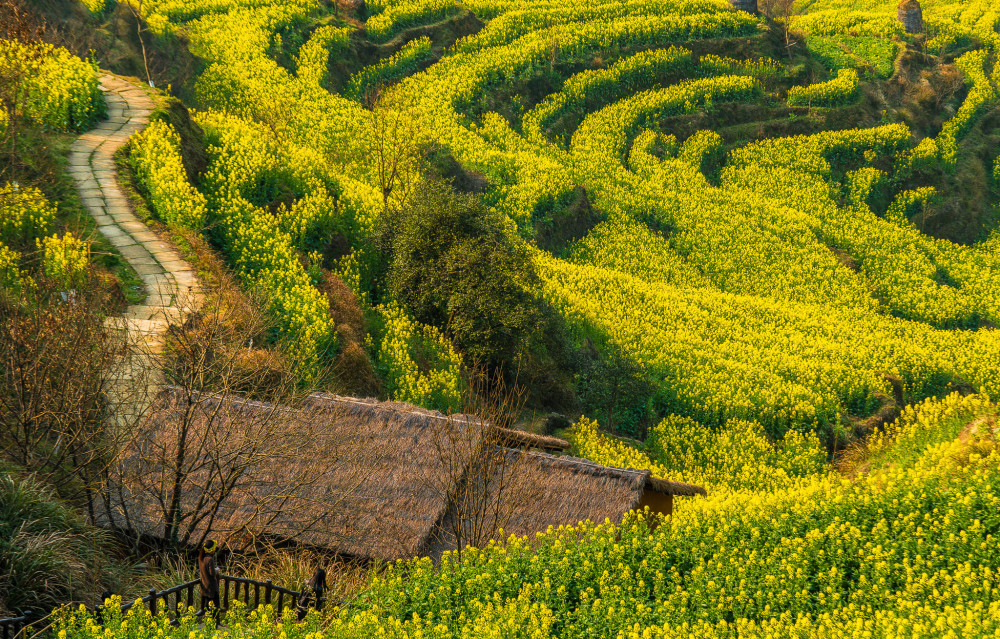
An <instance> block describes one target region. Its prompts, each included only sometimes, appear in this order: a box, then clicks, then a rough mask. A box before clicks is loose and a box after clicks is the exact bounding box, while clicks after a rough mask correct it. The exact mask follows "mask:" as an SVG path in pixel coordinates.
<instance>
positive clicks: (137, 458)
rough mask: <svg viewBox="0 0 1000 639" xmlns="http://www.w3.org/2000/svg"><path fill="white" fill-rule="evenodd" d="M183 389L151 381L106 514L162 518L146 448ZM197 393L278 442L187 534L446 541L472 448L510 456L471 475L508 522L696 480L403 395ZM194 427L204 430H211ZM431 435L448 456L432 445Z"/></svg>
mask: <svg viewBox="0 0 1000 639" xmlns="http://www.w3.org/2000/svg"><path fill="white" fill-rule="evenodd" d="M184 401H185V400H184V397H183V396H182V393H180V392H178V391H176V390H174V391H170V392H167V393H165V394H164V395H163V396H162V397H161V399H160V402H159V404H158V406H157V408H156V410H155V411H154V413H153V417H152V419H153V422H154V425H157V426H159V427H160V428H159V430H158V429H157V428H152V429H150V432H151V433H156V435H154V436H151V437H149V438H147V439H146V440H144V441H137V442H135V444H134V446H133V450H132V451H131V452H130V454H129V456H128V457H127V459H126V460H125V464H124V467H125V468H126V469H127V470H126V472H125V473H123V477H125V478H124V479H123V480H122V481H121V482H120V483H119V485H118V486H117V487H116V491H115V492H116V498H115V500H116V502H115V504H114V506H115V507H114V508H113V514H112V516H111V520H112V521H114V523H115V524H116V525H118V526H121V527H126V528H131V529H132V530H134V531H136V532H139V533H140V534H148V535H152V536H160V534H161V531H162V524H158V523H157V522H162V520H163V517H162V512H163V511H162V499H161V498H160V497H159V496H158V493H157V487H158V486H160V485H162V483H163V482H165V481H166V480H167V479H168V477H167V476H166V475H164V474H163V473H162V469H158V468H156V467H155V465H156V459H157V456H156V455H155V454H152V452H153V451H154V450H155V448H156V447H157V446H165V445H166V444H169V442H167V441H163V442H157V441H156V440H157V438H161V439H169V437H170V435H171V432H172V431H171V426H170V425H171V423H172V420H176V419H178V418H179V413H180V411H182V410H184V409H185V406H184ZM198 403H199V406H198V408H197V411H198V415H197V418H196V419H194V420H192V423H193V424H194V425H195V426H196V427H197V428H200V429H202V430H205V428H206V426H205V425H206V424H212V428H214V429H215V430H218V431H224V432H226V433H227V435H228V436H233V433H236V438H237V439H240V438H241V437H252V436H253V431H254V426H253V424H256V423H263V422H264V421H266V420H270V422H271V423H272V425H273V424H279V426H278V427H279V428H280V429H281V432H282V433H283V434H284V435H283V437H286V438H287V440H285V439H283V441H287V447H288V448H287V450H283V451H281V453H280V454H279V455H277V457H276V459H273V460H271V459H268V458H267V457H266V456H261V457H260V458H259V460H258V463H256V464H254V465H253V466H252V467H248V468H247V470H246V473H245V476H244V477H243V479H242V480H241V484H240V485H239V486H238V487H237V489H236V490H234V491H233V493H232V495H231V497H230V498H229V499H227V500H226V502H225V503H224V504H221V505H220V508H219V509H218V514H217V516H216V517H215V518H214V520H211V521H209V520H205V521H202V522H199V523H197V524H196V525H195V526H194V528H195V530H196V534H195V535H194V537H193V539H197V532H198V531H204V530H205V529H206V527H207V526H209V525H211V527H212V535H213V536H214V537H217V538H222V539H229V540H238V539H241V538H243V539H246V538H250V539H255V538H261V537H266V538H268V539H272V540H294V541H297V542H299V543H304V544H307V545H310V546H315V547H322V548H325V549H329V550H334V551H336V552H338V553H340V554H342V555H344V556H348V557H354V558H359V559H381V560H392V559H397V558H405V557H412V556H414V555H418V554H435V553H439V552H440V551H441V550H444V549H446V548H450V547H453V543H454V540H453V539H451V538H450V537H449V535H448V534H447V533H446V532H444V531H445V530H446V529H447V528H448V526H449V523H454V522H449V517H452V518H453V517H454V516H455V509H454V508H453V507H452V508H450V507H449V504H450V503H452V501H451V500H453V499H454V495H455V494H456V490H455V489H456V486H454V485H453V484H457V483H461V482H463V481H468V477H469V476H470V474H473V475H474V473H470V472H468V471H466V470H464V467H469V466H474V465H475V464H472V462H471V460H473V458H474V456H475V455H477V454H480V452H481V451H483V450H492V451H493V452H494V454H495V455H501V456H506V458H507V459H509V460H510V463H511V464H517V465H516V466H511V465H504V464H505V463H506V462H502V463H501V464H500V465H498V466H489V473H487V474H488V475H489V478H488V479H485V480H482V481H478V480H477V481H478V483H482V484H489V487H488V488H485V490H486V491H488V493H489V494H488V497H489V498H490V499H493V500H495V501H496V502H498V503H499V502H500V501H506V503H509V505H510V507H509V510H508V511H506V512H507V516H506V517H505V520H504V521H503V522H502V524H501V527H502V528H504V530H506V532H508V533H513V534H518V535H531V534H533V533H535V532H537V531H541V530H545V529H546V528H548V527H549V526H558V525H562V524H566V525H573V524H576V523H578V522H580V521H584V520H590V521H596V522H601V521H604V520H605V519H610V520H611V521H620V519H621V517H622V516H623V515H624V514H625V513H626V512H628V511H629V510H630V509H632V508H635V507H636V506H638V505H639V503H640V500H641V499H642V497H643V495H644V493H646V492H648V491H656V492H659V493H663V494H668V495H694V494H704V492H705V491H704V490H703V489H701V488H698V487H695V486H690V485H688V484H681V483H677V482H668V481H666V480H662V479H657V478H653V477H651V476H650V473H649V471H648V470H632V469H620V468H609V467H607V466H602V465H600V464H596V463H593V462H590V461H587V460H583V459H578V458H574V457H566V456H563V457H556V456H553V455H549V454H545V453H537V452H530V451H527V450H517V449H515V448H512V447H508V446H510V445H512V444H514V445H516V446H518V447H519V448H523V449H527V448H542V449H547V450H563V449H565V447H567V446H568V443H567V442H565V441H564V440H561V439H558V438H554V437H542V436H537V435H532V434H529V433H521V432H520V431H511V430H509V429H489V428H487V425H486V424H485V423H484V422H482V421H481V420H479V419H477V418H476V417H473V416H468V415H452V416H445V415H442V414H441V413H438V412H435V411H428V410H424V409H420V408H416V407H414V406H411V405H409V404H402V403H394V402H379V401H377V400H361V399H354V398H344V397H337V396H332V395H320V394H314V395H310V396H309V397H308V398H306V399H305V401H304V402H303V403H302V405H301V406H298V407H295V408H289V407H279V406H273V405H269V404H266V403H263V402H255V401H248V400H242V399H238V398H227V399H221V398H216V397H207V396H206V397H200V398H199V399H198ZM220 413H221V414H222V415H221V417H220ZM213 416H214V417H213ZM210 417H212V418H211V419H210ZM248 424H250V426H248ZM442 433H444V434H445V435H442ZM200 435H208V436H209V437H211V433H199V436H200ZM442 447H445V448H447V449H448V450H449V453H448V455H442V453H441V451H442ZM484 447H485V448H484ZM161 459H162V456H161ZM196 466H197V465H196ZM456 468H457V470H458V472H456ZM502 468H507V469H512V468H513V469H514V472H512V473H511V475H512V476H514V477H515V478H514V479H508V480H507V484H506V485H505V487H504V488H503V489H502V490H501V489H499V488H498V481H496V480H495V477H493V475H492V473H497V472H499V471H497V470H496V469H502ZM211 472H212V470H211V468H210V466H209V465H205V467H204V468H200V469H198V470H196V471H195V472H194V473H193V475H192V477H191V481H192V484H193V485H195V486H197V485H207V473H211ZM202 475H205V476H204V477H203V476H202ZM497 493H502V494H499V495H498V494H497ZM203 497H204V495H200V494H198V491H197V490H194V491H190V492H189V493H186V494H185V498H184V499H185V500H186V502H188V503H187V506H189V507H190V506H191V503H190V502H192V501H193V500H197V499H200V498H203ZM507 500H509V501H507ZM158 501H159V503H158ZM463 516H464V515H463ZM451 537H454V535H451Z"/></svg>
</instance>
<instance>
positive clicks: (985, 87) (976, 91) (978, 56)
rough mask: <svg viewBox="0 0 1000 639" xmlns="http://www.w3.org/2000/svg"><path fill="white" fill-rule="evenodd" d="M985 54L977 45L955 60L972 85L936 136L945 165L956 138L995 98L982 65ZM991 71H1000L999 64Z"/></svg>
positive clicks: (954, 158)
mask: <svg viewBox="0 0 1000 639" xmlns="http://www.w3.org/2000/svg"><path fill="white" fill-rule="evenodd" d="M988 57H989V51H985V50H981V49H980V50H977V51H970V52H968V53H966V54H965V55H963V56H962V57H961V58H959V59H958V60H956V61H955V64H956V65H957V66H958V68H959V69H961V70H962V73H963V74H964V75H965V77H966V80H967V81H968V82H969V83H970V84H972V88H971V89H970V90H969V95H968V96H967V97H966V98H965V102H963V103H962V106H961V108H960V109H959V110H958V113H956V114H955V117H953V118H952V119H950V120H948V121H947V122H945V124H944V126H943V127H942V128H941V133H939V134H938V136H937V138H936V142H937V145H938V149H939V150H940V157H941V160H942V161H943V162H945V163H946V165H947V166H954V165H955V162H956V161H957V154H958V141H959V140H960V139H961V138H962V137H963V136H964V135H965V134H966V133H967V132H968V129H969V127H970V126H971V125H972V123H973V121H974V120H975V118H977V117H978V116H979V115H980V114H982V113H983V112H984V111H985V110H986V109H987V107H989V106H990V105H991V104H993V103H995V102H996V100H997V97H998V96H997V87H995V86H994V84H993V82H991V81H990V77H989V76H988V74H987V71H986V67H985V65H986V62H987V59H988ZM994 72H995V74H996V73H997V72H1000V65H996V67H995V69H994Z"/></svg>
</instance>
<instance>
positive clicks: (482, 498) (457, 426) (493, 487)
mask: <svg viewBox="0 0 1000 639" xmlns="http://www.w3.org/2000/svg"><path fill="white" fill-rule="evenodd" d="M524 400H525V393H524V392H523V390H522V389H519V388H517V387H515V388H513V389H507V388H506V387H504V386H503V383H502V381H500V380H499V379H488V378H487V376H485V375H483V374H481V373H474V374H470V375H469V376H468V377H467V381H466V393H465V398H464V400H463V407H462V412H461V414H456V415H452V416H450V417H449V418H448V419H447V420H441V424H440V426H438V427H436V428H434V429H433V430H432V431H431V435H430V439H431V446H432V451H433V453H432V454H433V455H434V457H435V461H436V462H437V463H436V464H432V465H429V466H428V471H427V473H426V477H425V481H426V483H427V485H428V486H429V487H430V488H432V489H433V491H434V492H435V493H436V494H437V496H438V498H439V499H442V500H444V502H445V503H446V510H445V513H444V515H443V518H442V520H441V523H440V525H439V529H438V532H437V533H436V535H437V538H436V539H433V540H432V543H434V544H436V545H437V546H438V547H439V548H440V549H447V548H452V549H454V550H456V552H457V553H458V554H459V556H461V553H462V551H463V550H464V549H465V548H466V547H467V546H474V547H479V546H483V545H484V544H486V543H488V542H489V541H490V540H491V539H495V538H496V536H497V535H498V533H499V531H500V530H502V529H506V527H507V526H508V525H509V523H510V521H511V517H512V515H513V514H514V512H515V511H516V510H517V508H518V506H519V505H520V504H522V503H523V502H524V501H525V500H530V499H531V498H532V493H533V491H535V490H537V489H538V486H535V485H533V484H532V483H531V481H530V480H529V479H527V478H528V476H529V475H528V474H527V473H525V472H523V471H524V464H525V461H526V455H527V453H526V451H523V450H519V449H512V448H507V447H506V443H507V442H508V441H509V439H508V438H507V437H505V436H504V435H503V429H506V428H508V427H510V426H512V425H513V423H514V420H515V419H516V418H517V416H518V414H519V413H520V411H521V408H522V407H523V405H524Z"/></svg>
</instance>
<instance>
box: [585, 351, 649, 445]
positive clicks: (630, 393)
mask: <svg viewBox="0 0 1000 639" xmlns="http://www.w3.org/2000/svg"><path fill="white" fill-rule="evenodd" d="M581 359H584V360H585V361H582V362H580V363H578V365H577V366H578V369H579V372H578V373H576V375H575V376H574V380H573V385H574V387H575V388H576V395H577V398H578V400H579V402H580V409H581V410H582V411H583V412H584V414H587V415H592V416H594V417H596V418H599V419H600V420H601V421H602V422H603V423H604V424H605V426H606V427H607V428H609V429H610V430H612V431H614V432H618V433H623V434H627V435H631V436H641V434H642V430H643V427H644V426H645V425H646V423H647V422H648V421H649V419H650V416H651V413H652V409H653V407H652V400H653V396H654V395H655V393H656V387H655V386H654V385H653V384H652V383H651V382H650V381H649V380H648V379H647V377H646V375H645V372H644V371H643V370H642V369H641V368H640V367H639V366H637V365H636V364H635V363H634V362H632V361H631V360H629V359H628V358H626V357H623V356H622V355H621V353H618V352H616V351H612V352H610V353H609V354H607V355H601V354H599V353H597V352H596V351H594V352H593V353H591V352H587V351H584V355H582V356H581Z"/></svg>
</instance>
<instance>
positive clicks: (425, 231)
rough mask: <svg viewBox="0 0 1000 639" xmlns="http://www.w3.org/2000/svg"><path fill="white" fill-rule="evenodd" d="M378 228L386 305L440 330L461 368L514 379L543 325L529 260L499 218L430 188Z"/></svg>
mask: <svg viewBox="0 0 1000 639" xmlns="http://www.w3.org/2000/svg"><path fill="white" fill-rule="evenodd" d="M386 225H387V228H386V230H385V233H386V234H387V235H388V236H389V240H388V245H389V247H390V251H391V258H390V260H389V272H388V278H387V286H386V289H387V292H388V293H389V295H390V296H391V298H392V299H394V300H396V301H398V302H399V304H401V305H402V306H403V307H404V308H406V309H407V310H408V311H409V312H410V313H411V314H412V315H413V317H414V318H415V319H416V320H418V321H420V322H422V323H424V324H430V325H433V326H439V327H441V328H442V330H443V331H444V334H445V335H447V336H448V337H449V338H451V339H452V340H454V342H455V345H456V346H457V347H458V349H459V350H460V351H461V352H462V354H463V356H464V357H465V360H466V362H468V363H470V364H474V365H479V366H483V367H485V368H486V369H487V370H489V371H491V372H492V371H494V370H501V371H503V372H504V373H507V374H514V373H515V372H516V370H517V367H518V361H519V358H520V357H522V356H523V355H526V354H527V351H529V350H530V349H531V348H532V345H533V343H534V342H536V341H538V340H539V339H540V338H541V335H540V334H541V331H542V330H543V329H544V327H545V324H544V319H543V315H542V312H541V305H540V302H539V301H538V300H537V299H536V298H535V296H534V295H532V293H531V290H533V289H534V288H536V287H537V277H536V275H535V272H534V269H533V267H532V264H531V260H530V255H529V253H528V251H527V249H526V248H525V247H524V246H523V245H521V244H520V243H519V242H518V241H517V240H515V239H513V238H511V237H510V236H509V234H508V231H507V228H506V225H505V224H504V221H503V219H502V218H500V217H499V216H498V215H496V214H495V213H493V212H492V211H489V210H488V209H486V207H485V206H483V204H482V202H481V201H479V200H478V199H477V198H476V197H475V196H474V195H469V194H462V193H458V192H456V191H455V190H454V189H453V188H452V187H451V186H450V185H449V184H447V183H445V182H439V181H431V182H426V183H424V184H422V185H421V186H419V187H418V189H417V191H416V192H415V193H414V195H413V197H412V199H411V202H410V205H409V206H408V207H407V208H406V209H404V210H403V211H402V212H401V213H400V214H399V215H398V217H390V218H388V219H387V221H386Z"/></svg>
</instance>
